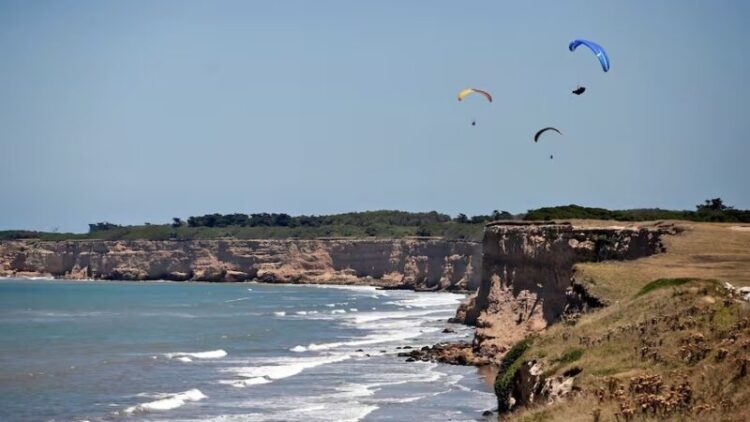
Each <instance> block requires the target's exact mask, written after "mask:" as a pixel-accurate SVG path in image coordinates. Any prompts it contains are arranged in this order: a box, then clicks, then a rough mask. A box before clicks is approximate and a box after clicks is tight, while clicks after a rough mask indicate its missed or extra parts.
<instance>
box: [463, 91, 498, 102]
mask: <svg viewBox="0 0 750 422" xmlns="http://www.w3.org/2000/svg"><path fill="white" fill-rule="evenodd" d="M469 94H479V95H482V96H483V97H484V98H486V99H487V101H489V102H492V95H490V93H489V92H487V91H482V90H481V89H476V88H466V89H464V90H462V91H461V92H459V93H458V101H461V100H463V99H464V98H465V97H466V96H467V95H469Z"/></svg>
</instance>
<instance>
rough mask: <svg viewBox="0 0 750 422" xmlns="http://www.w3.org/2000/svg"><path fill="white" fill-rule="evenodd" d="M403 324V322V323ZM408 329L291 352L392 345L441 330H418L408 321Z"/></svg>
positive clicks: (322, 344) (309, 346)
mask: <svg viewBox="0 0 750 422" xmlns="http://www.w3.org/2000/svg"><path fill="white" fill-rule="evenodd" d="M402 323H403V322H402ZM405 325H406V326H408V327H412V328H411V329H406V327H405V329H403V330H397V331H396V330H394V331H386V332H385V333H380V334H370V335H368V336H364V337H359V338H355V339H354V340H350V341H337V342H331V343H320V344H317V343H310V344H309V345H307V347H305V346H302V345H297V346H295V347H293V348H292V349H291V350H292V351H293V352H306V351H310V352H318V351H321V350H331V349H337V348H340V347H357V346H368V345H373V344H380V343H390V342H394V341H401V340H406V339H410V338H414V337H418V336H420V335H422V334H423V333H426V332H435V331H437V330H439V328H435V327H429V328H422V329H416V328H413V323H409V322H408V321H407V322H406V324H405Z"/></svg>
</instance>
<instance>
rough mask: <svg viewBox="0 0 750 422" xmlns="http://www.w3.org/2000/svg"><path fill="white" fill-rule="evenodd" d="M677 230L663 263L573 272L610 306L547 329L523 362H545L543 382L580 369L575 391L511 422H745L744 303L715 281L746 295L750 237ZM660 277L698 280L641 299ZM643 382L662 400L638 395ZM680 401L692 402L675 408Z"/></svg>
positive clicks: (747, 353) (749, 364) (728, 227)
mask: <svg viewBox="0 0 750 422" xmlns="http://www.w3.org/2000/svg"><path fill="white" fill-rule="evenodd" d="M670 223H672V222H670ZM673 223H674V224H676V225H678V226H680V227H681V228H682V230H683V231H682V232H681V233H680V234H678V235H675V236H669V237H667V238H666V239H665V243H666V247H667V252H666V253H664V254H659V255H656V256H652V257H648V258H644V259H639V260H635V261H625V262H604V263H587V264H580V265H578V266H577V267H576V278H577V279H578V280H579V281H580V280H583V281H584V284H586V287H587V288H588V289H589V290H590V291H591V292H592V293H594V294H595V295H596V296H598V297H600V298H602V299H604V300H606V301H607V302H608V303H609V304H610V306H607V307H605V308H603V309H600V310H598V311H596V312H592V313H589V314H587V315H584V316H583V317H582V318H581V319H580V320H579V321H578V322H577V323H576V324H575V325H565V324H557V325H554V326H552V327H550V328H549V329H548V330H546V331H545V332H544V333H542V334H540V335H539V336H537V337H536V338H534V340H533V343H532V346H531V348H530V349H529V350H528V351H527V352H526V353H525V354H524V357H523V358H524V359H526V360H530V359H533V360H536V361H539V362H542V363H543V365H544V367H545V375H547V376H558V375H560V374H562V373H563V372H565V371H566V370H569V369H571V368H573V367H577V368H580V369H582V370H583V371H582V372H581V373H580V374H579V375H578V376H577V377H576V380H575V385H576V386H577V388H579V389H580V391H579V392H578V393H576V394H574V395H573V396H572V397H570V398H568V399H566V400H564V401H562V402H559V403H556V404H553V405H546V406H543V405H540V406H537V407H534V408H530V409H519V410H517V411H516V412H515V413H513V414H511V415H509V416H510V419H512V420H523V421H595V420H601V421H609V420H619V421H625V420H698V419H700V420H705V421H712V420H726V421H741V420H747V419H746V418H747V417H748V416H746V415H750V374H749V373H750V304H748V303H747V302H745V301H742V300H739V299H738V298H737V297H731V295H730V294H728V293H727V292H726V291H725V290H724V289H723V288H722V287H721V286H722V283H720V282H723V281H728V282H730V283H732V284H733V285H735V286H737V287H739V286H750V228H748V229H745V228H739V229H738V225H733V224H712V223H692V222H673ZM574 224H578V225H585V226H614V225H617V224H611V223H610V222H592V221H575V222H574ZM651 224H658V223H651ZM662 224H663V223H662ZM663 278H695V279H702V280H695V281H690V282H687V283H685V284H682V285H679V286H666V287H663V288H659V289H655V290H653V291H650V292H649V293H647V294H643V295H641V296H637V293H638V292H639V291H640V290H641V289H642V288H643V287H644V286H646V285H647V284H649V283H650V282H652V281H654V280H656V279H663ZM667 284H668V283H667ZM641 376H651V377H654V378H653V379H658V384H659V386H658V391H657V392H655V393H654V394H650V393H649V394H646V393H642V392H638V385H639V383H641V382H643V381H642V378H638V377H641ZM686 391H687V392H686ZM679 394H683V395H685V394H687V395H689V396H690V397H689V400H688V401H687V402H685V403H681V402H679V400H678V399H676V398H675V397H678V396H679ZM675 403H678V404H675ZM631 410H632V411H633V415H632V419H628V418H629V417H630V416H628V413H629V411H631ZM597 415H598V419H597V417H596V416H597ZM503 420H505V417H503Z"/></svg>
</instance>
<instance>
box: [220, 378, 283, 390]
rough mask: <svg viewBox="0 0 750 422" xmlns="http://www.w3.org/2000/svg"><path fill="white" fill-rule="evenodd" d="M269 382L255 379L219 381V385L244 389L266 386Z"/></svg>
mask: <svg viewBox="0 0 750 422" xmlns="http://www.w3.org/2000/svg"><path fill="white" fill-rule="evenodd" d="M269 382H271V380H270V379H268V378H264V377H255V378H247V379H240V380H221V381H219V384H226V385H231V386H232V387H236V388H245V387H249V386H251V385H260V384H268V383H269Z"/></svg>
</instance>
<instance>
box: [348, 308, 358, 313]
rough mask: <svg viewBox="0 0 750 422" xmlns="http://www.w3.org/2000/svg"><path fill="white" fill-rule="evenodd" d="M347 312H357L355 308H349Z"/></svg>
mask: <svg viewBox="0 0 750 422" xmlns="http://www.w3.org/2000/svg"><path fill="white" fill-rule="evenodd" d="M349 312H359V310H358V309H357V308H349Z"/></svg>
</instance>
